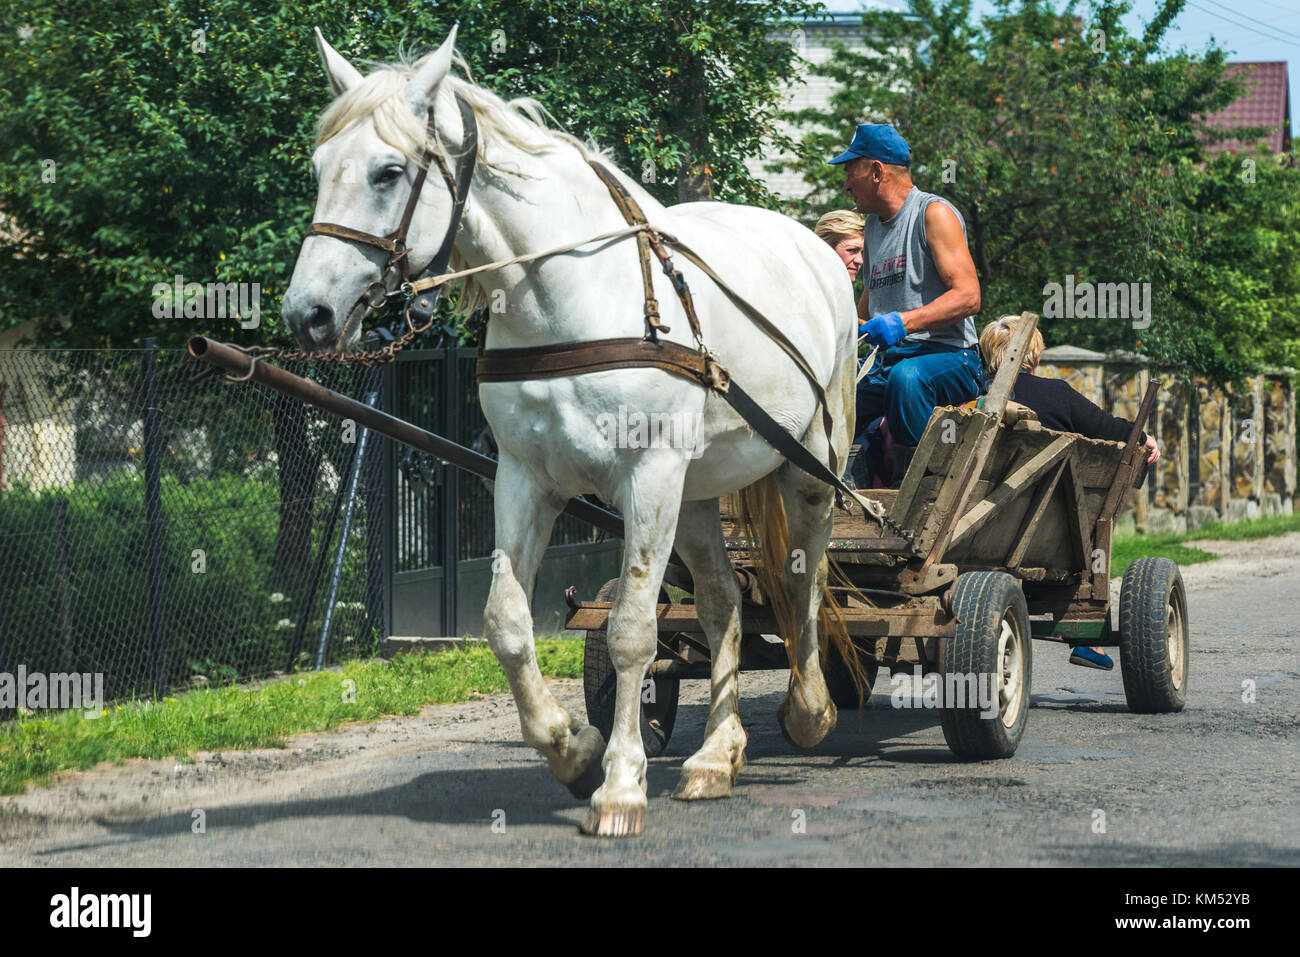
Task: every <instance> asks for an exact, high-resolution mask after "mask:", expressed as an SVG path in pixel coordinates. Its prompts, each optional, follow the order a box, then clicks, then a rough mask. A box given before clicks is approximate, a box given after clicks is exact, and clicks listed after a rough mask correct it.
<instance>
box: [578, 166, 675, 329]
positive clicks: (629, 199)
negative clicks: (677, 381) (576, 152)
mask: <svg viewBox="0 0 1300 957" xmlns="http://www.w3.org/2000/svg"><path fill="white" fill-rule="evenodd" d="M588 163H589V165H590V166H591V168H592V169H593V170H594V171H595V173H596V175H597V176H599V177H600V181H601V182H602V183H604V184H605V188H606V189H608V190H609V195H610V196H611V197H612V198H613V200H614V205H615V206H617V207H618V211H619V212H620V213H622V214H623V219H624V220H626V221H627V224H628V225H629V226H647V225H649V222H650V221H649V220H648V219H646V215H645V212H644V211H643V210H642V209H641V204H640V203H638V202H637V201H636V197H634V196H633V195H632V194H631V193H629V192H628V191H627V189H626V188H624V186H623V184H622V183H620V182H619V181H618V180H617V179H615V177H614V175H613V174H612V173H611V172H610V171H609V170H607V169H606V168H605V167H604V166H602V165H601V164H600V163H597V162H594V161H591V160H589V161H588ZM648 232H649V231H648V230H644V229H643V230H640V231H638V232H637V234H636V249H637V254H638V255H637V261H638V263H639V264H640V266H641V288H642V291H643V293H644V296H645V337H646V339H648V340H649V341H651V342H657V341H658V340H659V333H660V332H661V331H662V332H672V328H671V327H670V326H665V325H664V324H663V322H662V321H661V316H660V315H659V300H658V299H657V298H655V286H654V276H653V275H651V273H650V249H651V246H650V237H649V235H648ZM660 259H661V261H662V257H660ZM687 318H688V319H692V318H693V317H692V316H688V317H687ZM691 329H692V331H694V332H695V338H696V339H697V340H698V339H699V328H698V323H697V322H695V321H692V323H691Z"/></svg>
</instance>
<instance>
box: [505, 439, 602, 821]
mask: <svg viewBox="0 0 1300 957" xmlns="http://www.w3.org/2000/svg"><path fill="white" fill-rule="evenodd" d="M494 503H495V510H496V550H495V551H494V552H493V555H492V588H491V590H490V591H489V593H488V600H487V607H486V608H485V609H484V612H483V631H484V634H485V636H486V637H487V640H488V644H489V645H490V646H491V648H492V651H493V653H494V654H495V655H496V656H497V660H498V661H500V662H501V667H502V669H504V671H505V673H506V678H507V680H509V682H510V690H511V692H513V694H514V697H515V703H516V705H517V706H518V708H519V725H520V728H521V729H522V730H523V736H524V741H526V742H527V743H528V744H530V745H532V747H534V748H536V749H537V750H538V751H540V752H541V754H542V756H543V757H545V758H546V763H547V764H548V765H550V768H551V773H552V774H553V775H555V779H556V780H557V781H559V782H560V783H561V784H564V785H566V786H567V787H568V788H569V790H570V791H571V792H573V795H574V796H575V797H578V798H583V799H585V798H587V797H590V796H591V794H592V792H593V791H595V789H596V787H597V785H599V784H600V775H601V769H600V756H601V754H602V753H603V752H604V749H605V740H604V738H603V737H602V736H601V734H600V732H599V731H597V730H596V729H595V728H592V727H582V726H581V725H580V724H579V723H577V722H574V721H573V720H572V719H571V718H570V717H569V714H568V712H567V711H565V710H564V708H563V707H562V706H561V705H560V703H559V702H558V701H556V700H555V696H554V695H552V694H551V692H550V689H549V688H547V687H546V682H545V681H543V680H542V673H541V670H540V669H539V668H538V667H537V655H536V651H535V648H534V645H533V616H532V611H531V609H530V608H529V598H530V596H531V595H532V593H533V583H534V582H535V581H536V578H537V567H538V565H539V564H540V563H541V560H542V554H543V553H544V552H545V550H546V544H547V542H548V541H549V540H550V535H551V526H552V525H553V524H554V523H555V516H556V515H558V514H559V511H560V509H561V508H562V507H563V502H560V501H558V500H557V498H556V496H554V494H552V493H549V492H548V491H547V490H545V489H543V488H542V487H541V486H539V485H538V484H537V482H536V481H534V480H533V478H532V476H531V475H530V474H529V473H528V472H527V470H525V469H524V468H523V466H522V465H520V463H519V462H518V461H517V460H515V459H514V458H512V457H511V456H509V455H507V454H506V453H505V452H502V455H501V460H500V463H499V465H498V467H497V477H496V490H495V495H494Z"/></svg>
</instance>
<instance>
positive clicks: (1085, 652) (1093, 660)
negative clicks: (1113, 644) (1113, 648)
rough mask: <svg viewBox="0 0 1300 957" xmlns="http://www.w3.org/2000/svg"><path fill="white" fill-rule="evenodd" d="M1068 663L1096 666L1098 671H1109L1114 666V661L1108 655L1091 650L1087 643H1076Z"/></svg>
mask: <svg viewBox="0 0 1300 957" xmlns="http://www.w3.org/2000/svg"><path fill="white" fill-rule="evenodd" d="M1070 664H1072V665H1083V667H1085V668H1096V669H1098V670H1099V671H1110V670H1111V669H1112V668H1114V667H1115V662H1114V661H1112V660H1111V657H1110V655H1103V654H1100V653H1099V652H1096V651H1093V650H1092V649H1091V648H1089V647H1088V646H1087V645H1076V646H1075V649H1074V651H1073V652H1072V653H1071V655H1070Z"/></svg>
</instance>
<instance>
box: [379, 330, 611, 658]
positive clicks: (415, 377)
mask: <svg viewBox="0 0 1300 957" xmlns="http://www.w3.org/2000/svg"><path fill="white" fill-rule="evenodd" d="M476 355H477V353H476V351H475V350H474V349H472V348H456V347H451V348H445V349H441V348H440V349H419V350H414V351H405V352H402V353H400V354H399V355H398V356H397V359H396V361H395V362H394V363H393V364H392V365H390V366H388V367H387V368H386V370H385V373H384V383H383V389H382V396H381V403H382V407H383V408H384V409H385V410H387V411H388V412H390V413H392V414H393V415H395V416H397V417H398V418H401V419H405V420H407V421H409V422H411V423H413V424H415V425H417V426H419V427H420V428H423V429H428V430H429V431H431V432H436V433H437V434H439V435H443V436H446V437H447V438H449V439H451V440H452V441H453V442H459V443H460V444H462V445H469V446H472V447H474V448H476V449H478V451H480V452H483V453H484V454H489V455H492V456H493V457H495V452H494V451H493V450H492V448H491V447H490V446H489V443H490V441H491V439H490V433H489V431H488V427H487V422H486V420H485V419H484V418H483V412H482V409H481V408H480V407H479V403H478V389H477V386H476V385H475V382H474V362H475V358H476ZM382 447H383V453H382V454H383V455H384V456H385V461H384V468H383V470H382V471H383V476H384V478H383V481H384V494H383V495H381V496H378V497H377V498H378V501H380V502H383V503H384V507H385V509H386V514H385V515H384V516H383V521H384V523H385V526H386V528H385V531H386V535H385V538H386V540H387V541H388V542H390V543H391V547H390V548H389V549H387V552H388V560H387V562H386V565H387V569H386V577H387V579H388V586H389V587H388V588H387V589H386V593H387V594H388V595H389V596H390V602H391V606H390V612H389V617H388V621H389V622H390V627H389V631H390V633H391V634H393V635H401V636H426V637H428V636H457V635H478V634H481V633H482V630H483V606H484V604H485V603H486V601H487V595H488V588H489V587H490V585H491V581H492V548H493V539H494V527H493V526H494V519H493V507H492V490H491V487H490V483H489V482H487V481H486V480H484V479H481V478H479V477H478V476H475V475H469V474H467V473H464V472H461V471H460V470H459V469H457V468H455V467H454V466H451V465H447V464H446V463H444V462H442V461H441V460H440V459H436V458H434V457H433V456H430V455H427V454H425V453H422V452H417V451H415V450H413V449H409V448H406V447H404V446H398V445H396V444H395V443H392V442H387V441H385V442H384V443H382ZM604 539H605V535H604V533H603V532H599V531H597V530H596V529H593V528H592V527H591V526H589V525H587V524H585V523H583V522H580V521H578V520H577V519H573V518H570V517H568V516H561V517H560V518H559V519H558V520H557V522H556V524H555V529H554V531H553V532H552V534H551V543H550V547H549V548H548V549H547V551H546V555H545V557H544V559H543V561H542V565H541V569H540V570H539V572H538V576H537V586H536V589H535V591H534V594H533V602H532V606H533V627H534V630H535V631H536V632H538V633H540V634H549V633H556V632H558V631H560V630H561V629H562V628H563V621H564V618H565V603H564V589H565V588H566V587H568V586H569V585H577V586H578V595H579V597H580V598H590V597H591V596H594V595H595V593H596V591H597V590H598V589H599V588H600V586H601V584H603V583H604V582H606V581H608V580H609V579H611V578H617V577H618V573H619V567H620V565H621V562H622V545H623V543H622V542H621V541H619V540H614V539H609V540H604Z"/></svg>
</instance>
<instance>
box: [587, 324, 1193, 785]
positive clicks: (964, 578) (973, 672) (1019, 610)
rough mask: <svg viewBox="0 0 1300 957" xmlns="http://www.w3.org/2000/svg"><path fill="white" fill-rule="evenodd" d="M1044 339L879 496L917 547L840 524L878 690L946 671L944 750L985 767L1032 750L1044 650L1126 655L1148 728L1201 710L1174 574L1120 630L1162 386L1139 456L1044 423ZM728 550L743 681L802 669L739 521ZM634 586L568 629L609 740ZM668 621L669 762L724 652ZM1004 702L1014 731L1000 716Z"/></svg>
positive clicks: (1127, 685) (1132, 597) (828, 668)
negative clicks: (779, 635) (1127, 521)
mask: <svg viewBox="0 0 1300 957" xmlns="http://www.w3.org/2000/svg"><path fill="white" fill-rule="evenodd" d="M1036 324H1037V317H1036V316H1034V315H1033V314H1031V313H1026V314H1025V315H1024V316H1023V317H1022V321H1021V322H1019V323H1018V324H1017V328H1016V333H1015V335H1014V336H1013V339H1012V342H1011V343H1010V345H1009V347H1008V350H1007V355H1006V357H1005V359H1004V363H1003V366H1002V368H1001V369H1000V370H999V374H998V376H997V378H996V379H995V381H994V383H993V385H992V388H991V389H990V391H989V394H988V396H987V397H986V398H985V399H984V400H983V401H982V403H981V405H980V407H979V408H974V409H966V408H960V409H959V408H952V407H943V408H937V409H935V411H934V413H933V415H932V416H931V418H930V421H929V423H928V424H927V426H926V429H925V433H924V434H923V436H922V438H921V442H920V445H919V446H918V447H917V450H916V454H915V456H914V457H913V459H912V462H911V465H910V467H909V469H908V471H907V473H906V475H905V476H904V479H903V482H902V486H901V487H900V488H899V489H897V490H891V491H883V490H877V491H873V492H871V493H869V494H870V495H871V496H872V497H873V498H876V499H878V500H879V501H881V502H882V503H883V504H884V505H885V506H887V508H888V510H889V516H890V518H891V519H892V521H893V523H894V525H895V526H896V527H897V528H899V529H902V530H903V534H899V533H898V532H897V531H895V530H893V529H882V528H881V525H880V524H879V523H877V522H875V521H873V520H871V519H869V518H867V517H866V516H864V515H863V513H862V511H861V509H860V508H859V509H855V510H854V511H853V512H851V513H845V512H842V511H839V510H837V512H836V517H835V522H834V527H833V532H832V539H831V546H830V554H831V557H832V558H833V559H834V561H835V562H836V563H837V564H838V565H839V567H840V568H841V569H842V570H843V572H844V574H845V575H846V576H847V578H848V580H849V581H850V582H851V583H852V586H853V587H852V589H850V588H849V587H847V586H836V585H834V584H833V585H832V587H833V588H834V589H835V590H836V593H837V595H838V597H839V599H840V603H841V605H842V606H843V607H844V611H845V619H846V622H847V627H848V631H849V634H850V635H851V636H852V637H853V639H854V643H855V645H856V646H857V648H858V651H859V655H860V661H861V663H862V665H863V670H864V671H865V672H866V673H867V675H868V678H869V679H871V680H873V681H874V679H875V676H876V674H877V672H878V669H879V668H880V667H881V666H885V667H887V668H889V669H890V670H891V671H892V672H897V671H906V672H909V673H910V672H911V671H912V670H913V667H914V666H915V665H919V666H920V667H921V668H922V670H923V671H924V672H925V673H936V674H937V675H938V676H939V680H938V681H937V682H936V684H937V687H938V689H939V692H940V695H941V697H940V700H941V702H942V703H941V707H940V708H939V712H940V720H941V725H942V728H943V734H944V738H945V740H946V741H947V742H948V746H949V747H950V748H951V749H952V750H953V752H955V753H956V754H957V755H959V756H961V757H963V758H968V759H974V760H983V759H991V758H1005V757H1010V756H1011V755H1012V754H1013V753H1014V752H1015V750H1016V747H1017V745H1018V744H1019V741H1020V738H1021V736H1022V735H1023V733H1024V728H1025V721H1026V717H1027V715H1028V709H1029V697H1030V686H1031V676H1032V653H1031V641H1030V639H1031V638H1038V639H1042V640H1048V641H1056V642H1064V643H1067V644H1071V645H1079V644H1086V645H1093V646H1111V647H1114V646H1118V648H1119V658H1120V667H1121V669H1122V674H1123V680H1124V692H1125V695H1126V697H1127V700H1128V705H1129V707H1130V709H1131V710H1133V711H1135V712H1142V713H1161V712H1172V711H1180V710H1182V708H1183V704H1184V700H1185V695H1186V687H1187V657H1188V623H1187V601H1186V596H1185V593H1184V589H1183V583H1182V578H1181V576H1180V574H1179V571H1178V566H1177V565H1176V564H1174V563H1173V562H1171V561H1169V560H1168V559H1163V558H1143V559H1139V560H1138V561H1136V562H1134V563H1133V564H1132V565H1130V566H1129V567H1128V569H1127V570H1126V571H1125V574H1124V579H1123V584H1122V586H1121V592H1120V608H1119V616H1118V617H1119V621H1118V623H1117V625H1116V624H1113V623H1112V616H1111V608H1110V550H1111V549H1110V546H1111V530H1112V527H1113V523H1114V520H1115V515H1116V513H1117V511H1118V510H1119V508H1120V505H1121V503H1122V501H1123V497H1124V493H1125V491H1126V490H1127V489H1128V488H1130V487H1140V486H1141V484H1142V482H1143V480H1144V478H1145V472H1146V468H1145V450H1144V449H1143V448H1142V447H1141V446H1139V445H1138V442H1137V440H1138V437H1139V435H1140V433H1141V431H1142V427H1143V425H1144V424H1145V422H1146V420H1147V418H1148V416H1149V415H1150V412H1151V406H1152V403H1153V402H1154V399H1155V391H1156V386H1155V384H1154V383H1153V384H1152V385H1151V386H1150V388H1148V390H1147V393H1146V396H1145V397H1144V399H1143V402H1142V407H1141V411H1140V412H1139V414H1138V419H1137V423H1136V424H1135V426H1134V428H1133V432H1132V435H1131V436H1130V437H1129V441H1128V442H1127V443H1126V444H1125V443H1119V442H1108V441H1100V440H1093V439H1087V438H1083V437H1082V436H1078V435H1072V434H1067V433H1062V432H1054V431H1052V430H1050V429H1046V428H1043V427H1042V425H1041V423H1040V422H1038V420H1037V417H1036V416H1035V415H1034V414H1033V413H1032V412H1031V411H1030V410H1028V409H1026V408H1024V407H1023V406H1017V405H1016V404H1015V403H1011V402H1009V401H1008V397H1009V395H1010V393H1011V389H1012V386H1013V384H1014V379H1015V375H1016V372H1017V370H1018V368H1019V365H1020V357H1021V356H1022V355H1023V354H1024V350H1025V347H1026V344H1027V343H1028V341H1029V339H1030V336H1031V335H1032V332H1033V329H1034V327H1035V326H1036ZM724 534H725V535H726V536H727V548H728V550H729V552H730V553H731V555H732V566H733V569H734V571H735V573H736V576H737V579H738V581H739V582H740V585H741V591H742V595H743V596H744V600H743V608H742V634H743V637H742V641H741V669H742V670H763V669H778V668H786V667H787V666H788V665H787V658H786V653H785V649H784V646H783V645H782V644H781V643H780V641H779V640H775V639H773V638H772V637H765V636H771V635H773V634H774V633H775V631H776V623H775V621H774V620H773V618H772V617H771V615H770V613H768V611H767V608H766V605H765V602H764V599H763V595H762V592H761V589H760V588H759V586H758V584H757V582H758V579H757V577H756V575H755V573H754V570H753V566H752V564H750V562H749V557H748V552H747V548H748V546H749V543H748V542H746V541H744V540H743V539H740V538H737V537H735V536H734V535H733V534H732V528H731V526H730V524H729V523H728V522H727V521H725V515H724ZM665 581H666V583H667V584H669V585H673V586H676V587H679V588H682V589H684V590H685V591H687V592H690V591H691V590H692V583H691V582H690V578H689V575H688V574H687V572H686V571H685V569H683V568H681V567H679V566H676V565H670V566H669V570H668V573H667V574H666V576H665ZM617 585H618V582H617V580H615V581H611V582H608V583H606V585H605V586H604V588H602V589H601V591H600V593H599V594H597V596H596V600H595V601H592V602H581V603H578V602H575V601H573V600H572V594H570V606H571V608H572V613H571V615H570V617H569V619H568V627H570V628H573V629H579V630H585V631H586V632H587V643H586V664H585V691H586V699H587V714H588V719H589V720H590V721H591V722H592V723H593V724H594V725H595V726H596V727H598V728H599V729H600V730H601V731H602V732H603V733H604V734H605V735H606V737H607V738H608V736H609V733H610V730H611V727H612V724H613V703H614V670H613V667H612V665H611V664H610V661H609V654H608V649H607V648H606V643H605V633H604V627H605V624H606V620H607V618H608V614H609V609H610V607H611V605H610V603H611V602H612V600H613V595H614V591H615V589H616V588H617ZM571 591H572V590H571ZM658 619H659V636H660V642H659V655H658V657H657V660H656V661H655V662H654V663H653V664H652V665H651V669H650V679H651V681H652V682H653V690H652V691H651V692H650V693H647V694H646V695H643V700H645V703H644V704H643V706H642V709H643V714H642V733H643V737H644V738H645V743H646V750H647V753H648V754H651V755H654V754H658V753H660V752H661V751H662V750H663V748H664V746H665V745H666V744H667V742H668V738H669V736H670V735H671V734H672V727H673V721H674V718H675V716H676V711H677V697H678V687H679V682H680V681H682V680H683V679H690V678H708V676H709V652H708V645H707V642H706V641H705V638H704V635H703V631H702V628H701V627H700V623H699V620H698V618H697V616H696V614H695V609H694V607H693V605H692V604H690V602H689V600H686V601H683V602H681V603H676V604H674V603H671V602H669V601H668V596H667V593H666V592H665V593H662V594H661V603H660V605H659V608H658ZM825 672H826V679H827V685H828V686H829V688H830V691H831V696H832V698H833V700H834V701H835V703H836V705H837V706H838V707H840V708H857V707H859V706H860V703H861V701H862V700H863V699H861V698H859V696H858V693H857V691H856V689H855V688H854V686H853V682H852V680H851V679H850V677H849V673H848V668H847V667H846V665H845V663H844V662H843V661H842V660H840V658H839V656H838V654H836V653H835V652H834V651H832V652H831V655H830V660H828V661H827V662H826V664H825ZM980 682H984V684H983V685H981V684H980ZM981 688H984V689H985V691H984V698H983V701H982V702H981V700H980V695H979V692H980V690H981ZM866 693H867V694H869V693H870V689H869V688H868V689H866ZM994 693H995V695H996V701H997V708H996V715H994V714H993V713H992V709H991V708H989V707H988V704H989V697H990V695H992V694H994Z"/></svg>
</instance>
